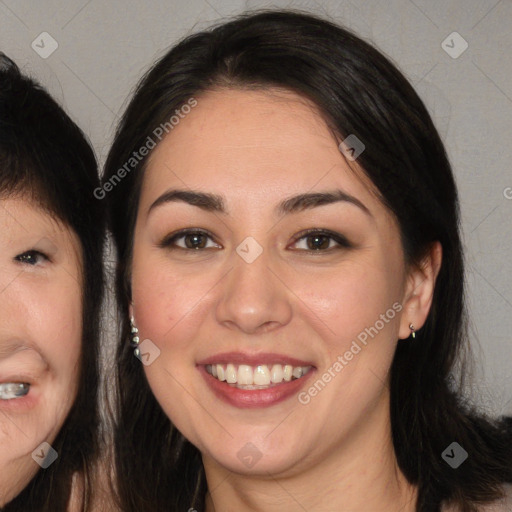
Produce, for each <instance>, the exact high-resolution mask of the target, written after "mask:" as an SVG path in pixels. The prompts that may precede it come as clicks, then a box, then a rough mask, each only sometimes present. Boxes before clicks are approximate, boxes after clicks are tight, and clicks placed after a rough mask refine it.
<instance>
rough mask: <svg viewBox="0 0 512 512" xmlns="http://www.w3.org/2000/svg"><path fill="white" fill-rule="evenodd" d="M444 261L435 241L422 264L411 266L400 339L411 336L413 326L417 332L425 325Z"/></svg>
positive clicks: (404, 300) (441, 250)
mask: <svg viewBox="0 0 512 512" xmlns="http://www.w3.org/2000/svg"><path fill="white" fill-rule="evenodd" d="M442 259H443V248H442V246H441V243H440V242H439V241H435V242H433V243H432V244H431V246H430V248H429V250H428V251H427V253H426V254H425V256H424V258H423V259H422V260H421V262H420V263H419V264H414V265H411V266H410V269H409V273H408V276H407V279H406V286H405V292H404V299H403V302H402V304H403V313H402V318H401V320H400V330H399V334H398V337H399V338H400V339H406V338H408V337H409V336H410V335H411V332H412V329H411V327H410V326H411V325H412V326H413V329H414V330H415V331H417V330H418V329H421V327H423V325H424V324H425V321H426V319H427V316H428V313H429V311H430V307H431V305H432V298H433V296H434V288H435V285H436V279H437V276H438V274H439V270H440V269H441V262H442Z"/></svg>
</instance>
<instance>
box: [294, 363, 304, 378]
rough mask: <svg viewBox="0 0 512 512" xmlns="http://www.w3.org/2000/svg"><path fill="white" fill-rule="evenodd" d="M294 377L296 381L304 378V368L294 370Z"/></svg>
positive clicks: (298, 367) (299, 367)
mask: <svg viewBox="0 0 512 512" xmlns="http://www.w3.org/2000/svg"><path fill="white" fill-rule="evenodd" d="M292 375H293V376H294V377H295V378H296V379H300V378H301V377H302V366H297V368H294V369H293V371H292Z"/></svg>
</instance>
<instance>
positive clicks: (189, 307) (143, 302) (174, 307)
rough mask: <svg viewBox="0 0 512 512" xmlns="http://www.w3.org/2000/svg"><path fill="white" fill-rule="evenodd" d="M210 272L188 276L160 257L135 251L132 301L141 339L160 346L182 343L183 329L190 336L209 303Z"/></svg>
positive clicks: (212, 283) (212, 279)
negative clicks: (141, 255) (145, 255)
mask: <svg viewBox="0 0 512 512" xmlns="http://www.w3.org/2000/svg"><path fill="white" fill-rule="evenodd" d="M211 274H212V273H208V272H206V273H205V272H202V273H200V275H199V273H198V272H195V273H192V274H191V275H188V274H187V272H183V271H178V270H177V269H175V268H171V267H170V266H169V265H166V263H165V262H162V261H160V260H159V259H157V258H151V257H147V258H145V257H140V258H139V257H138V255H137V254H134V259H133V273H132V300H133V310H134V316H135V320H136V324H137V327H138V329H139V334H140V337H141V341H142V340H143V339H145V338H149V339H151V340H152V341H153V342H154V343H156V344H157V345H159V344H161V343H164V342H165V341H166V340H171V341H172V344H173V345H179V344H180V340H181V339H182V337H181V336H179V335H178V333H179V332H182V331H185V332H186V333H187V337H188V338H190V336H191V335H193V333H194V332H195V326H197V325H198V321H197V316H198V315H200V314H201V312H202V311H204V308H205V306H206V304H207V297H206V295H207V292H208V290H209V289H211V288H212V286H213V285H214V283H215V279H214V277H213V276H212V275H211ZM204 299H206V300H204ZM167 344H169V342H167Z"/></svg>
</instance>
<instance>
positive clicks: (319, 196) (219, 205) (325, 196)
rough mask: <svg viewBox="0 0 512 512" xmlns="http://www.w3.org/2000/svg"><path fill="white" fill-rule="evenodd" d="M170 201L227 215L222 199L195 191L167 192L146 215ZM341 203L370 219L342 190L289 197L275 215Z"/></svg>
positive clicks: (357, 200)
mask: <svg viewBox="0 0 512 512" xmlns="http://www.w3.org/2000/svg"><path fill="white" fill-rule="evenodd" d="M172 201H183V202H185V203H187V204H190V205H192V206H197V207H198V208H201V209H202V210H205V211H208V212H218V213H228V212H227V210H226V207H225V201H224V198H223V197H222V196H220V195H217V194H210V193H206V192H199V191H195V190H191V191H189V190H168V191H167V192H165V193H163V194H162V195H161V196H160V197H158V198H157V199H156V200H155V201H154V202H153V204H152V205H151V206H150V207H149V210H148V215H149V213H150V212H151V211H152V210H154V209H155V208H156V207H158V206H161V205H163V204H165V203H170V202H172ZM341 201H344V202H347V203H351V204H353V205H355V206H357V207H358V208H360V209H361V210H362V211H363V212H364V213H366V214H367V215H369V216H370V217H372V214H371V213H370V210H368V208H367V207H366V206H365V205H364V204H363V203H362V202H361V201H359V199H357V198H356V197H354V196H351V195H350V194H347V193H346V192H343V191H342V190H333V191H327V192H313V193H305V194H299V195H297V196H293V197H289V198H288V199H285V200H284V201H282V202H281V203H279V204H278V205H277V207H276V213H277V214H280V215H286V214H290V213H295V212H299V211H303V210H307V209H311V208H315V207H318V206H322V205H326V204H331V203H337V202H341Z"/></svg>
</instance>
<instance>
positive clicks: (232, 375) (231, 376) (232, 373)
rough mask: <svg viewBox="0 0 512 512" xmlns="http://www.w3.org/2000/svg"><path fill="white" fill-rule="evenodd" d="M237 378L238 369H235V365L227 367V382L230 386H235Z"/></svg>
mask: <svg viewBox="0 0 512 512" xmlns="http://www.w3.org/2000/svg"><path fill="white" fill-rule="evenodd" d="M236 377H237V374H236V369H235V365H233V364H231V363H230V364H228V365H227V366H226V382H227V383H228V384H235V383H236Z"/></svg>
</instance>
